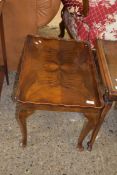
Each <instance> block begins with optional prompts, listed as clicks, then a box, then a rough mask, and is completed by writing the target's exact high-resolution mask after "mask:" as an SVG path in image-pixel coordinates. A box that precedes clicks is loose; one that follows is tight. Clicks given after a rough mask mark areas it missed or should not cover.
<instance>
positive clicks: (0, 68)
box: [0, 0, 9, 95]
mask: <svg viewBox="0 0 117 175" xmlns="http://www.w3.org/2000/svg"><path fill="white" fill-rule="evenodd" d="M4 3H5V0H1V1H0V36H1V46H2V55H3V65H0V95H1V90H2V85H3V80H4V73H5V76H6V81H7V84H9V78H8V67H7V56H6V46H5V37H4V25H3V16H2V10H3V6H4Z"/></svg>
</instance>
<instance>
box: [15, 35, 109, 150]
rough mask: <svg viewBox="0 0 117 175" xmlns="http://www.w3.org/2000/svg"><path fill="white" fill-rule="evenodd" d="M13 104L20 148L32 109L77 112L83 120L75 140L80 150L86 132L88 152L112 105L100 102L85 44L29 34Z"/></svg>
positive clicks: (91, 62)
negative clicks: (81, 115)
mask: <svg viewBox="0 0 117 175" xmlns="http://www.w3.org/2000/svg"><path fill="white" fill-rule="evenodd" d="M16 101H17V121H18V123H19V125H20V129H21V132H22V141H21V143H22V146H26V144H27V124H26V119H27V117H28V116H29V115H30V114H32V113H33V112H34V111H35V110H50V111H68V112H81V113H83V114H84V116H85V117H86V118H87V122H86V123H85V124H84V126H83V129H82V131H81V134H80V136H79V139H78V145H77V146H78V148H79V149H80V150H81V151H82V150H83V144H82V143H83V141H84V139H85V137H86V136H87V135H88V133H89V132H90V131H92V135H91V139H90V141H89V142H88V150H91V149H92V146H93V143H94V141H95V138H96V136H97V134H98V131H99V129H100V127H101V125H102V123H103V120H104V118H105V116H106V114H107V112H108V111H109V109H110V108H111V105H112V103H111V102H109V103H108V102H106V101H105V102H104V100H103V94H102V93H101V90H100V85H99V83H98V77H97V71H96V66H95V63H94V58H93V55H92V52H91V49H90V47H89V45H88V44H87V43H84V42H76V41H74V40H62V39H59V40H58V39H54V38H42V37H38V36H32V35H29V36H28V37H27V39H26V42H25V46H24V50H23V54H22V58H21V63H20V67H19V78H18V82H17V91H16Z"/></svg>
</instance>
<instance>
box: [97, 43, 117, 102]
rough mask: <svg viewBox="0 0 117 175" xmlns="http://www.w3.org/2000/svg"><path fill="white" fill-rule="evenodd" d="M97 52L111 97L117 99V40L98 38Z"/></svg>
mask: <svg viewBox="0 0 117 175" xmlns="http://www.w3.org/2000/svg"><path fill="white" fill-rule="evenodd" d="M97 53H98V60H99V65H100V69H101V74H102V77H103V81H104V83H105V88H106V89H107V91H108V93H109V98H110V99H111V100H117V41H107V40H98V41H97Z"/></svg>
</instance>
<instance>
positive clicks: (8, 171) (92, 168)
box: [0, 27, 117, 175]
mask: <svg viewBox="0 0 117 175" xmlns="http://www.w3.org/2000/svg"><path fill="white" fill-rule="evenodd" d="M53 31H54V36H55V35H56V36H57V35H58V29H56V28H54V27H53V28H51V29H50V28H49V27H47V28H45V29H42V30H41V31H40V34H41V35H45V33H46V34H47V35H48V33H49V35H50V34H52V35H53ZM44 32H45V33H44ZM9 77H10V86H7V85H6V82H4V85H3V91H2V96H1V101H0V133H1V134H0V175H25V174H29V175H117V110H114V109H112V110H111V111H110V112H109V114H108V116H107V118H106V120H105V122H104V124H103V127H102V128H101V130H100V132H99V136H98V138H97V140H96V142H95V145H94V148H93V151H92V152H88V151H84V152H79V151H78V150H77V149H76V143H77V138H78V136H79V134H80V130H81V128H82V125H83V117H82V114H79V113H66V112H61V113H60V112H47V111H36V112H35V113H34V114H33V116H31V117H30V118H29V120H28V146H27V147H26V148H25V149H22V148H21V147H20V146H19V139H20V138H21V133H20V130H19V126H18V124H17V122H16V120H15V107H16V104H15V103H14V102H13V101H12V99H11V94H12V92H13V84H14V80H15V72H10V74H9Z"/></svg>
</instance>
